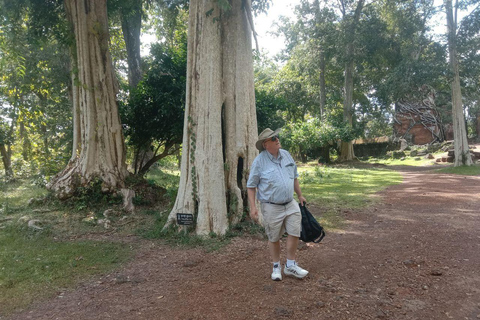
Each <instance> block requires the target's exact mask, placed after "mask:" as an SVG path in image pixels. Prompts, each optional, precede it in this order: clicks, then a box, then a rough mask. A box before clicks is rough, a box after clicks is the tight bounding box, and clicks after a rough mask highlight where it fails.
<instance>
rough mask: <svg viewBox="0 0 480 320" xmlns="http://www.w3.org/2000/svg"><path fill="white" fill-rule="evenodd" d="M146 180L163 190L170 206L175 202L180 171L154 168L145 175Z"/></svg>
mask: <svg viewBox="0 0 480 320" xmlns="http://www.w3.org/2000/svg"><path fill="white" fill-rule="evenodd" d="M146 178H147V180H151V181H153V182H154V183H155V184H157V185H158V186H160V187H163V188H165V189H166V190H167V195H168V197H169V199H170V202H171V203H172V204H173V203H174V202H175V199H176V197H177V190H178V184H179V183H180V170H173V169H172V170H169V169H165V168H162V169H158V168H154V169H152V170H150V171H149V172H148V173H147V176H146Z"/></svg>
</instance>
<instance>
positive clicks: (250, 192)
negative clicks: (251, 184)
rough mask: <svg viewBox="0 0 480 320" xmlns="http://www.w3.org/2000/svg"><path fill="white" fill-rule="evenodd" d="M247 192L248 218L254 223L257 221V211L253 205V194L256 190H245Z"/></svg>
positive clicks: (254, 204)
mask: <svg viewBox="0 0 480 320" xmlns="http://www.w3.org/2000/svg"><path fill="white" fill-rule="evenodd" d="M247 192H248V203H249V205H250V218H252V220H254V221H258V209H257V205H256V203H255V193H256V192H257V188H247Z"/></svg>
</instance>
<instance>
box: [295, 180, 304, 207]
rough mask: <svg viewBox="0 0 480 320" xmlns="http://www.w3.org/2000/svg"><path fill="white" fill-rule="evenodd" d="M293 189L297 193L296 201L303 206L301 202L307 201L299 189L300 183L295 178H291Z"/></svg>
mask: <svg viewBox="0 0 480 320" xmlns="http://www.w3.org/2000/svg"><path fill="white" fill-rule="evenodd" d="M293 190H295V193H296V194H297V197H298V202H300V205H302V206H303V203H304V202H307V199H305V197H304V196H302V190H301V189H300V183H299V182H298V179H297V178H295V180H293Z"/></svg>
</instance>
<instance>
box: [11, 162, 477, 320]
mask: <svg viewBox="0 0 480 320" xmlns="http://www.w3.org/2000/svg"><path fill="white" fill-rule="evenodd" d="M402 174H403V175H404V183H403V184H401V185H398V186H393V187H390V188H389V189H387V190H386V191H384V192H382V193H381V194H379V196H380V197H382V198H383V199H382V201H380V203H379V204H377V205H375V206H374V207H369V208H366V209H364V210H362V211H360V212H357V211H355V212H353V211H352V212H343V213H342V214H343V215H344V216H345V219H346V220H347V224H348V226H347V227H346V230H345V231H344V232H341V233H332V232H330V233H328V235H327V237H326V238H325V239H324V241H323V242H322V243H321V244H318V245H303V246H302V248H301V250H300V251H299V259H298V260H299V263H300V265H301V266H303V267H304V268H306V269H308V270H309V271H310V274H309V276H308V277H307V278H306V279H304V280H296V279H292V278H284V280H283V281H281V282H273V281H271V280H270V279H269V277H270V270H271V269H270V268H271V264H270V262H269V261H268V250H267V246H266V242H265V240H261V239H256V238H236V239H234V241H233V242H232V244H230V245H229V246H227V247H226V248H224V249H222V250H220V251H219V252H214V253H205V252H204V251H203V250H201V249H190V250H180V249H175V248H171V247H167V246H164V245H160V244H158V243H157V242H148V243H146V244H144V245H142V248H143V249H142V250H140V251H139V252H138V254H137V256H136V258H135V260H134V261H132V262H131V263H129V264H128V265H126V266H125V267H124V268H123V269H122V270H119V271H118V272H117V273H114V274H110V275H106V276H103V277H101V278H97V279H95V280H94V281H90V282H88V283H84V284H82V285H81V286H80V287H78V288H77V289H75V290H72V291H67V292H64V293H59V294H58V296H57V297H56V298H54V299H52V300H50V301H46V302H42V303H39V304H38V305H36V306H33V307H32V309H31V310H27V311H24V312H22V313H19V314H16V315H14V316H12V317H11V318H10V319H12V320H13V319H22V320H23V319H49V320H51V319H69V320H74V319H89V320H92V319H222V320H223V319H282V318H285V319H479V318H480V211H479V208H480V177H463V176H453V175H443V174H442V175H440V174H431V173H428V172H422V171H420V172H419V171H417V172H415V171H403V172H402ZM311 209H312V212H314V213H316V214H321V208H314V207H312V208H311ZM282 246H284V244H282Z"/></svg>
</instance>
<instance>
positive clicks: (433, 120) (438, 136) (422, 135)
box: [393, 86, 445, 145]
mask: <svg viewBox="0 0 480 320" xmlns="http://www.w3.org/2000/svg"><path fill="white" fill-rule="evenodd" d="M419 91H420V96H421V97H420V98H418V97H417V98H415V97H410V98H405V99H402V100H400V101H398V102H396V103H395V113H394V116H393V121H394V124H393V132H394V136H395V138H396V139H397V140H400V139H405V140H406V141H407V142H408V144H410V145H425V144H431V143H435V142H442V141H444V140H445V132H444V127H443V125H442V121H441V118H440V114H439V113H438V111H437V109H436V106H435V91H434V90H433V89H431V88H429V87H428V86H422V88H420V89H419ZM422 97H423V99H422Z"/></svg>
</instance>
